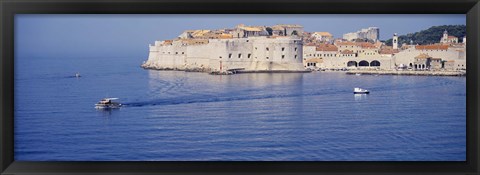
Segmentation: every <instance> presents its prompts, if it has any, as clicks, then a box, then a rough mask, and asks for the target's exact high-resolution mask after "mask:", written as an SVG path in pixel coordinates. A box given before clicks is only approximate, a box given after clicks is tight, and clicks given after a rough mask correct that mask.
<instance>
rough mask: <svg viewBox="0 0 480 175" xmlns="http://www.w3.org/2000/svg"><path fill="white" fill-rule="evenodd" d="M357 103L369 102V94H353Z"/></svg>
mask: <svg viewBox="0 0 480 175" xmlns="http://www.w3.org/2000/svg"><path fill="white" fill-rule="evenodd" d="M353 96H354V97H355V101H362V100H367V96H368V95H367V94H353Z"/></svg>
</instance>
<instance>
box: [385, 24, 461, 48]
mask: <svg viewBox="0 0 480 175" xmlns="http://www.w3.org/2000/svg"><path fill="white" fill-rule="evenodd" d="M445 30H447V31H448V35H450V36H456V37H458V42H462V39H463V36H465V34H466V33H467V28H466V26H465V25H443V26H433V27H430V28H428V29H427V30H422V31H420V32H415V33H409V34H406V35H400V36H398V41H399V44H400V45H401V44H404V43H407V44H410V41H413V44H420V45H423V44H433V43H438V42H440V38H442V36H443V32H444V31H445ZM385 43H386V44H387V45H389V46H391V45H392V39H388V40H386V41H385Z"/></svg>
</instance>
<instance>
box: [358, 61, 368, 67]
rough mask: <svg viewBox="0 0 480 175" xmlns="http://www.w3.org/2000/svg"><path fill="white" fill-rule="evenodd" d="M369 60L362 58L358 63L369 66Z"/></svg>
mask: <svg viewBox="0 0 480 175" xmlns="http://www.w3.org/2000/svg"><path fill="white" fill-rule="evenodd" d="M369 65H370V64H368V61H365V60H362V61H360V62H359V63H358V66H369Z"/></svg>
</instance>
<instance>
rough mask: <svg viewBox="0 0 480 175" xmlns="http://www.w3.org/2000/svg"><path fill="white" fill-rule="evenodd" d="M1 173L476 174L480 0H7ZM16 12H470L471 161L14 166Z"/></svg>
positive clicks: (3, 6)
mask: <svg viewBox="0 0 480 175" xmlns="http://www.w3.org/2000/svg"><path fill="white" fill-rule="evenodd" d="M0 13H1V21H0V26H1V36H0V38H1V43H0V47H1V51H0V53H1V57H0V61H1V62H0V64H1V68H0V70H1V76H0V82H1V90H0V97H1V106H0V113H1V120H0V128H1V134H0V151H1V152H0V172H1V174H179V175H182V174H372V173H375V174H472V175H473V174H478V173H479V169H478V168H479V161H478V158H479V151H478V150H479V146H480V145H479V144H478V141H479V135H478V132H479V131H478V128H479V120H478V117H479V116H478V114H479V113H478V111H479V107H480V105H479V103H478V99H479V97H480V96H479V95H480V94H479V90H480V89H479V84H480V81H479V76H478V75H479V70H480V65H479V61H478V60H479V59H480V56H479V49H480V47H479V41H480V37H479V33H480V3H479V0H435V1H428V0H296V1H289V0H262V1H254V0H244V1H234V0H177V1H175V0H139V1H136V0H116V1H112V0H81V1H80V0H41V1H37V0H1V1H0ZM15 14H466V17H467V36H468V38H469V43H468V45H467V50H466V51H467V62H468V64H467V97H466V99H467V125H466V126H467V160H466V161H465V162H378V161H376V162H328V161H325V162H311V161H309V162H290V161H287V162H271V161H265V162H238V161H229V162H191V161H180V162H165V161H159V162H120V161H108V162H103V161H102V162H24V161H14V155H13V154H14V145H13V144H14V142H13V141H14V140H13V139H14V138H13V132H14V116H13V114H14V103H13V102H14V68H15V67H14V37H13V36H14V35H13V34H14V27H15V26H14V16H15Z"/></svg>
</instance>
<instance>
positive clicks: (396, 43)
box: [392, 33, 398, 49]
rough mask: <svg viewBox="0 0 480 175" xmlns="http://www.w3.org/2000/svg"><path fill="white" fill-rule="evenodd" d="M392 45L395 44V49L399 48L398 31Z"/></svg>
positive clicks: (394, 35)
mask: <svg viewBox="0 0 480 175" xmlns="http://www.w3.org/2000/svg"><path fill="white" fill-rule="evenodd" d="M392 45H393V49H398V36H397V33H394V34H393V39H392Z"/></svg>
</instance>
